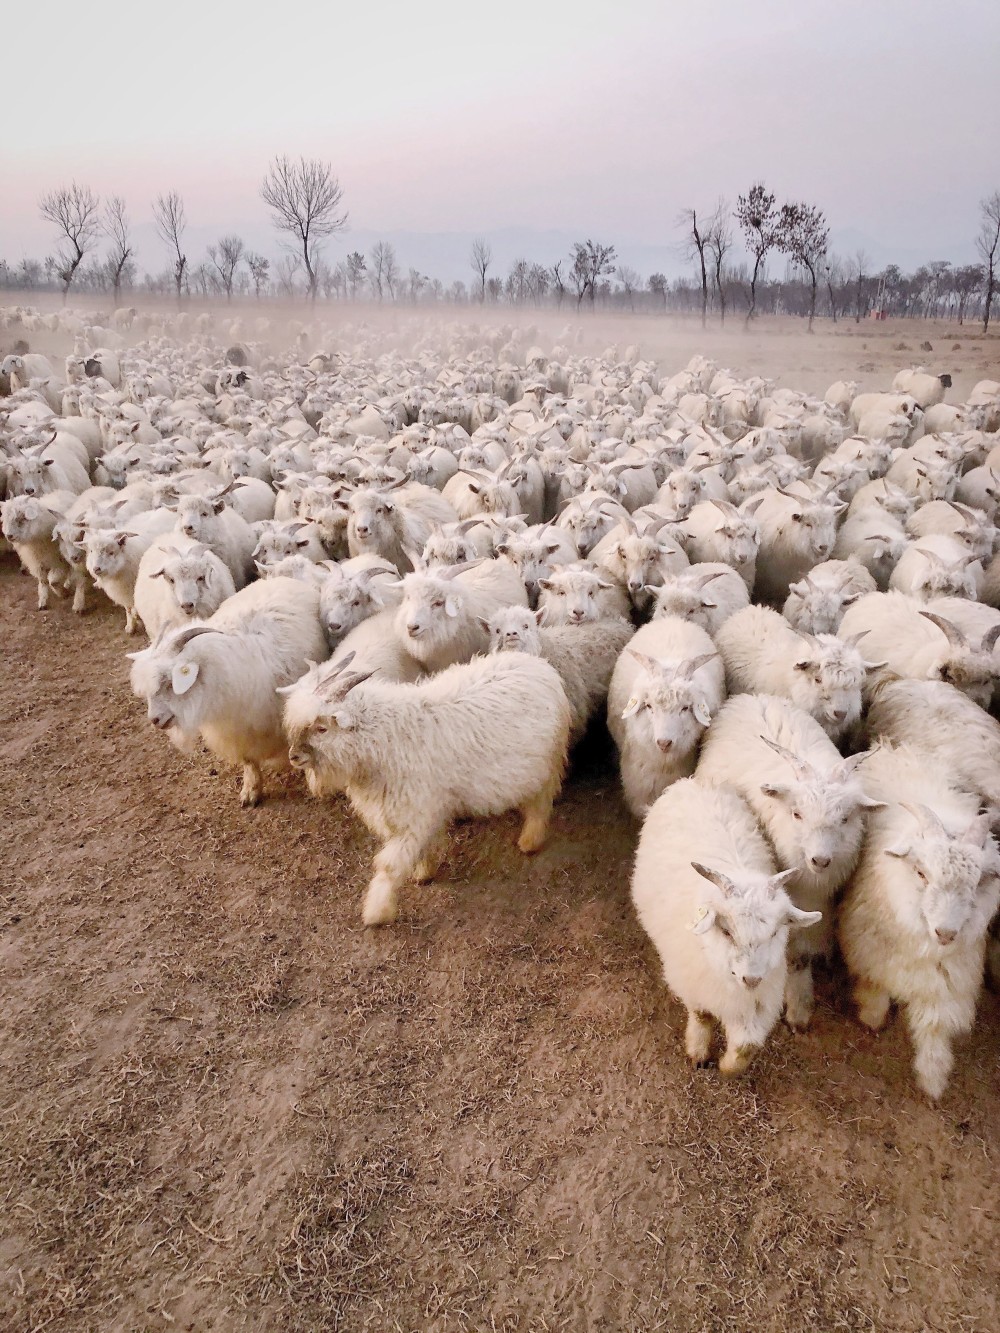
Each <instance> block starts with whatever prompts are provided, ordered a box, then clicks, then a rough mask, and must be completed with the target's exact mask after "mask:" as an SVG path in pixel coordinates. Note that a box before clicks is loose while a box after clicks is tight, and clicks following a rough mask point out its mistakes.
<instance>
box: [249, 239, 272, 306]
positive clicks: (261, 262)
mask: <svg viewBox="0 0 1000 1333" xmlns="http://www.w3.org/2000/svg"><path fill="white" fill-rule="evenodd" d="M246 261H247V268H248V269H249V270H250V277H251V278H252V279H253V294H254V296H255V297H256V298H257V300H258V301H259V300H260V294H261V292H262V291H263V290H264V289H265V288H266V287H267V284H268V281H269V279H270V275H271V261H270V260H269V259H267V258H266V257H265V256H264V255H259V254H257V253H256V251H254V250H248V251H247V253H246Z"/></svg>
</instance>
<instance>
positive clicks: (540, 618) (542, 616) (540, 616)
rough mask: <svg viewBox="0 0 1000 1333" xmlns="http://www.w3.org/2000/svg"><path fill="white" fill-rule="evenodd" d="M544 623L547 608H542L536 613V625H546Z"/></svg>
mask: <svg viewBox="0 0 1000 1333" xmlns="http://www.w3.org/2000/svg"><path fill="white" fill-rule="evenodd" d="M544 621H545V608H544V607H542V606H540V607H539V608H538V610H537V611H536V612H535V624H536V625H541V624H544Z"/></svg>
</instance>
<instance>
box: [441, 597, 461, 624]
mask: <svg viewBox="0 0 1000 1333" xmlns="http://www.w3.org/2000/svg"><path fill="white" fill-rule="evenodd" d="M444 610H445V615H448V616H451V618H452V619H453V620H454V618H455V617H456V616H457V615H458V598H457V597H455V596H451V597H446V598H445V600H444Z"/></svg>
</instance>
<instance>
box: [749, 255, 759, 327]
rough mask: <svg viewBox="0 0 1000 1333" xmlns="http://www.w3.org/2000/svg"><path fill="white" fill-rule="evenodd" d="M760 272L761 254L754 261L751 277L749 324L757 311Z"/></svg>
mask: <svg viewBox="0 0 1000 1333" xmlns="http://www.w3.org/2000/svg"><path fill="white" fill-rule="evenodd" d="M759 274H760V256H759V255H758V256H757V258H756V260H755V261H754V266H753V277H752V278H751V279H750V309H749V310H748V311H747V324H748V325H749V323H750V321H751V320H752V319H753V317H754V315H755V314H756V313H757V278H758V275H759Z"/></svg>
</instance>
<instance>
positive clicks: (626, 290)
mask: <svg viewBox="0 0 1000 1333" xmlns="http://www.w3.org/2000/svg"><path fill="white" fill-rule="evenodd" d="M615 276H616V277H617V278H618V281H619V282H620V283H621V285H622V294H623V295H624V297H625V300H626V301H628V307H629V309H630V310H634V309H635V294H636V292H637V291H638V290H639V288H640V287H641V286H642V277H641V275H640V274H639V273H637V272H636V270H635V269H634V268H629V267H628V265H627V264H621V265H619V267H618V271H617V273H616V275H615Z"/></svg>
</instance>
